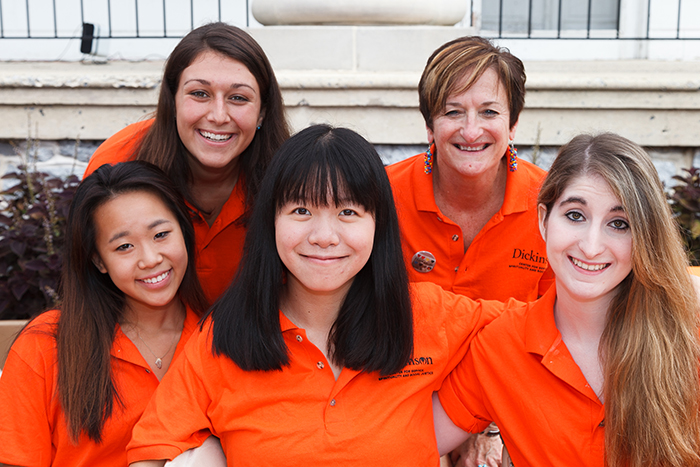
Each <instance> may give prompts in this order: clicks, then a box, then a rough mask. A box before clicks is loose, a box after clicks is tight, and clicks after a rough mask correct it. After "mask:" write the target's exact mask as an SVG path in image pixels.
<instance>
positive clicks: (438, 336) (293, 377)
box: [128, 125, 504, 466]
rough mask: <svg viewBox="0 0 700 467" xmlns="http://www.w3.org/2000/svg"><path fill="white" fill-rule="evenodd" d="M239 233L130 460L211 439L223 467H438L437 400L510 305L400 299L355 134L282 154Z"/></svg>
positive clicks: (371, 167) (371, 156) (321, 130)
mask: <svg viewBox="0 0 700 467" xmlns="http://www.w3.org/2000/svg"><path fill="white" fill-rule="evenodd" d="M248 232H249V233H248V235H247V237H246V242H245V248H244V256H243V260H242V263H241V267H240V270H239V272H238V275H237V277H236V279H235V280H234V282H233V284H232V285H231V287H230V288H229V289H228V291H227V292H226V293H225V294H224V295H223V297H222V298H221V300H220V301H218V302H217V303H216V304H215V305H214V307H213V309H212V311H211V316H210V319H209V320H208V321H206V322H205V323H204V325H203V331H202V332H201V333H200V334H199V335H196V336H194V337H193V339H192V340H190V343H189V344H188V347H187V349H186V351H185V354H186V355H185V357H184V358H183V359H181V361H180V362H179V363H180V364H178V365H176V366H175V367H174V368H173V369H171V373H172V376H171V377H169V378H167V379H166V381H164V382H163V384H162V385H161V387H160V390H159V391H158V394H157V395H156V396H155V397H154V398H153V399H152V401H151V403H150V405H149V407H148V409H147V410H146V412H145V414H144V417H143V418H142V419H141V421H140V422H139V424H138V426H137V427H136V428H135V430H134V433H133V438H132V442H131V443H130V445H129V451H128V458H129V461H130V462H135V464H133V465H162V464H163V462H164V460H165V459H172V458H173V457H175V456H177V455H178V454H180V453H181V452H183V451H185V450H187V449H190V448H193V447H196V446H198V445H199V444H201V443H202V442H203V440H204V439H205V438H206V437H207V436H209V434H210V433H213V434H214V435H216V436H218V437H220V438H221V443H222V446H223V449H224V452H225V454H226V457H227V459H228V463H229V465H236V466H246V465H251V466H252V465H262V464H265V465H286V466H291V465H298V466H308V465H338V466H340V465H354V466H357V465H373V464H387V465H388V464H389V463H391V464H393V465H406V466H408V465H410V466H416V465H425V466H428V465H429V466H435V465H437V464H438V458H439V456H438V451H437V444H436V441H435V436H434V431H433V415H432V408H431V407H432V406H431V394H432V392H433V391H434V390H436V389H437V387H439V385H440V383H441V381H442V380H443V379H444V377H445V376H446V375H447V374H448V373H449V371H450V370H451V369H452V368H453V367H454V366H455V365H456V364H457V362H459V360H460V359H461V358H462V357H463V356H464V354H465V352H466V347H467V345H468V343H469V341H470V340H471V338H472V337H473V336H474V335H475V333H476V331H477V330H478V329H480V328H481V327H482V326H484V325H485V324H486V323H487V322H490V321H491V320H492V319H493V318H494V317H495V316H496V315H497V314H499V313H500V311H501V309H502V308H503V306H504V305H501V304H499V303H495V302H488V303H479V302H474V301H472V300H469V299H467V298H465V297H461V296H457V295H453V294H451V293H449V292H445V291H443V290H442V289H441V288H440V287H439V286H437V285H434V284H432V283H421V284H415V285H411V286H409V283H408V279H407V274H406V269H405V266H404V263H403V259H402V254H401V243H400V235H399V227H398V221H397V216H396V211H395V208H394V202H393V197H392V192H391V186H390V184H389V181H388V178H387V175H386V172H385V170H384V167H383V165H382V162H381V160H380V158H379V156H378V155H377V153H376V151H375V150H374V148H373V146H372V145H371V144H369V143H368V142H367V141H366V140H365V139H363V138H362V137H361V136H359V135H358V134H357V133H355V132H353V131H351V130H347V129H342V128H331V127H329V126H325V125H317V126H312V127H310V128H307V129H306V130H304V131H302V132H300V133H298V134H297V135H295V136H294V137H292V138H291V139H290V140H288V141H287V142H286V143H285V144H283V145H282V147H281V148H280V150H279V151H278V153H277V154H276V156H275V157H274V158H273V160H272V162H271V164H270V167H269V168H268V170H267V173H266V175H265V178H264V179H263V182H262V184H261V188H260V191H259V193H258V196H257V198H256V203H255V206H254V209H253V212H252V216H251V219H250V224H249V230H248ZM173 412H176V413H177V417H168V416H166V414H170V413H173ZM148 460H150V461H148ZM138 461H143V462H138Z"/></svg>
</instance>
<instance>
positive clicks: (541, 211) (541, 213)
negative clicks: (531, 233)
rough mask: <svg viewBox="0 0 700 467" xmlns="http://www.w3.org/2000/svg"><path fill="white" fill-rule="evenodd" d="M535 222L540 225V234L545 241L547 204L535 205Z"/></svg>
mask: <svg viewBox="0 0 700 467" xmlns="http://www.w3.org/2000/svg"><path fill="white" fill-rule="evenodd" d="M537 223H538V224H539V226H540V235H542V239H543V240H544V241H545V242H546V241H547V206H545V205H544V204H542V203H540V204H538V205H537Z"/></svg>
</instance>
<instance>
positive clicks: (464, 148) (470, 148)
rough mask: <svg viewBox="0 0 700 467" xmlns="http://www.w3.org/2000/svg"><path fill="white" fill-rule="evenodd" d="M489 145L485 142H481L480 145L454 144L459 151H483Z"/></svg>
mask: <svg viewBox="0 0 700 467" xmlns="http://www.w3.org/2000/svg"><path fill="white" fill-rule="evenodd" d="M488 146H489V145H488V144H487V143H484V144H482V145H481V146H461V145H459V144H455V147H456V148H457V149H459V150H460V151H467V152H477V151H483V150H484V149H486V148H487V147H488Z"/></svg>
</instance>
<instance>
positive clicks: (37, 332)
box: [11, 310, 60, 368]
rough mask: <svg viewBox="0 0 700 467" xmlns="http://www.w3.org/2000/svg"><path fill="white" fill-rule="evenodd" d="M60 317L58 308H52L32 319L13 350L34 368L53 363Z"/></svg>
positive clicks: (16, 341)
mask: <svg viewBox="0 0 700 467" xmlns="http://www.w3.org/2000/svg"><path fill="white" fill-rule="evenodd" d="M59 317H60V312H59V311H58V310H50V311H46V312H44V313H42V314H40V315H39V316H37V317H36V318H34V319H33V320H31V321H30V322H29V323H28V324H27V325H26V326H25V327H24V329H22V331H21V332H20V333H19V335H18V336H17V339H16V340H15V342H14V343H13V344H12V348H11V352H13V353H15V354H17V355H18V356H19V357H20V358H21V359H22V360H23V361H25V362H26V363H27V364H28V365H29V366H31V367H32V368H38V367H40V366H45V363H53V362H54V361H55V358H56V357H55V355H56V329H57V325H58V320H59ZM42 362H44V363H42Z"/></svg>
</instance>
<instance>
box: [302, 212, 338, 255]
mask: <svg viewBox="0 0 700 467" xmlns="http://www.w3.org/2000/svg"><path fill="white" fill-rule="evenodd" d="M334 221H335V219H331V218H330V216H318V217H316V218H315V219H314V221H313V226H312V229H311V232H310V233H309V243H311V244H312V245H317V246H320V247H321V248H328V247H329V246H333V245H337V244H338V243H339V241H340V236H339V235H338V231H337V226H336V225H335V224H336V222H334Z"/></svg>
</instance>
